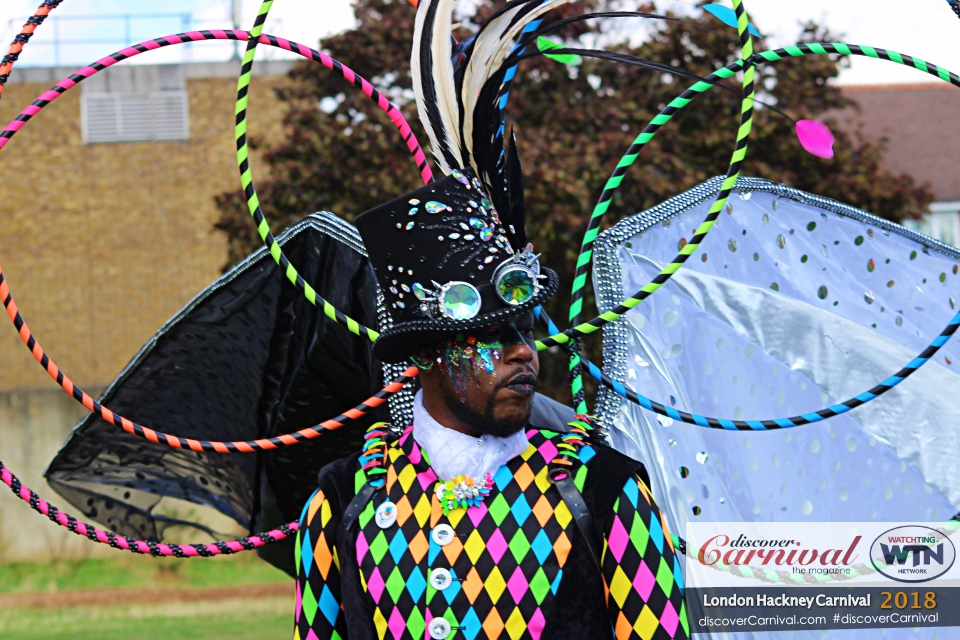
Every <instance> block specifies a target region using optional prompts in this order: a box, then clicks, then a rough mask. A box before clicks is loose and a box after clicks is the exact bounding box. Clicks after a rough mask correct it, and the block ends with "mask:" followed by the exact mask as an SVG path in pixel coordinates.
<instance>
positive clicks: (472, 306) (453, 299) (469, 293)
mask: <svg viewBox="0 0 960 640" xmlns="http://www.w3.org/2000/svg"><path fill="white" fill-rule="evenodd" d="M440 305H441V307H442V310H443V314H444V315H445V316H447V317H448V318H451V319H453V320H469V319H470V318H472V317H474V316H476V315H477V314H478V313H479V312H480V292H478V291H477V289H476V287H474V286H473V285H471V284H467V283H466V282H457V283H454V284H452V285H450V286H449V287H448V288H447V289H446V291H444V293H443V299H442V300H441V301H440Z"/></svg>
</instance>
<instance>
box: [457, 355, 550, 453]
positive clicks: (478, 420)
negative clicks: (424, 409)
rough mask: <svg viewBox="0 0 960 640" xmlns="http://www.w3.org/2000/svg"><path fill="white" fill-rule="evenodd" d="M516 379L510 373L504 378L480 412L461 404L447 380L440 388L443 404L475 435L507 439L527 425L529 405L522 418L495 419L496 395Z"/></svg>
mask: <svg viewBox="0 0 960 640" xmlns="http://www.w3.org/2000/svg"><path fill="white" fill-rule="evenodd" d="M523 372H524V373H525V374H526V375H525V376H524V377H525V378H526V377H527V376H530V377H532V378H533V380H534V381H535V380H536V376H535V375H532V374H531V373H530V372H529V371H528V370H527V369H524V370H523ZM517 377H518V376H515V375H513V374H512V373H511V375H508V376H505V377H504V379H503V381H501V382H499V383H498V384H497V386H496V387H494V389H493V392H492V393H491V394H490V396H489V397H488V398H487V401H486V403H485V405H484V406H483V407H482V408H480V410H478V408H476V407H473V406H471V405H469V404H468V403H465V402H461V400H460V396H459V395H458V394H457V393H456V391H455V390H454V388H453V385H452V384H450V382H449V379H447V380H448V381H447V383H446V384H444V385H443V386H442V387H441V389H442V396H443V403H444V404H445V405H446V406H447V409H449V410H450V413H452V414H453V415H455V416H456V417H457V419H458V420H460V421H461V422H463V423H464V424H465V425H467V426H468V427H470V428H471V429H472V430H474V431H475V432H476V433H477V434H479V435H482V436H493V437H495V438H507V437H509V436H512V435H513V434H515V433H517V432H518V431H520V430H522V429H523V428H524V427H525V426H526V425H527V419H528V418H529V417H530V409H531V405H530V404H528V405H527V411H526V413H525V414H524V415H523V417H522V418H519V419H518V418H511V419H498V418H496V417H495V413H496V408H497V402H496V396H497V393H498V392H499V391H500V390H501V389H503V388H504V387H506V386H508V385H509V384H512V383H513V382H514V381H515V380H516V379H517ZM534 384H535V383H534ZM531 396H532V393H531Z"/></svg>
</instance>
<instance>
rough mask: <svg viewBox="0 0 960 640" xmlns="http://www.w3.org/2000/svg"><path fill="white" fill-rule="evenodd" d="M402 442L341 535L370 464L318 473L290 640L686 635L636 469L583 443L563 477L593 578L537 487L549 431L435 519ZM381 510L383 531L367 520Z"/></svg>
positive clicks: (545, 489)
mask: <svg viewBox="0 0 960 640" xmlns="http://www.w3.org/2000/svg"><path fill="white" fill-rule="evenodd" d="M411 431H412V427H411V428H410V429H407V431H406V432H405V433H404V434H403V436H402V437H401V438H400V439H399V440H397V441H396V442H394V443H392V444H389V445H386V446H385V447H384V450H385V459H384V462H383V467H384V469H385V471H386V473H384V474H382V475H381V476H379V477H380V478H382V479H383V480H382V483H381V486H380V489H379V490H378V491H377V492H376V493H375V494H374V496H373V497H372V498H371V499H370V500H369V501H368V503H367V504H366V505H365V507H364V508H363V511H362V512H361V513H360V515H359V517H358V518H357V520H356V523H354V525H353V527H352V531H351V533H349V534H346V535H345V536H344V534H342V533H339V532H338V531H337V526H338V524H339V523H340V520H341V516H342V515H343V513H344V510H345V509H347V507H348V505H349V504H350V503H351V501H352V500H353V499H354V496H355V495H357V493H358V491H360V490H361V489H362V488H363V487H364V485H366V484H367V482H368V478H367V473H366V472H365V471H364V469H363V467H364V466H367V467H368V468H369V466H370V465H369V463H368V461H369V459H370V457H369V455H366V456H361V455H360V454H357V455H354V456H351V457H349V458H345V459H342V460H338V461H337V462H334V463H332V464H330V465H328V466H327V467H325V468H324V469H323V471H321V473H320V478H319V484H320V486H319V489H317V491H316V492H315V493H314V494H313V495H312V496H311V498H310V500H309V501H308V502H307V505H306V506H305V507H304V510H303V514H302V516H301V519H300V531H299V533H298V539H297V545H296V561H297V602H296V615H295V631H294V640H317V639H319V640H327V639H329V638H350V639H351V640H357V639H364V640H366V639H371V640H372V639H378V640H383V639H384V638H395V639H420V638H466V639H467V640H474V639H488V638H489V639H495V638H510V639H511V640H518V639H520V638H533V639H540V638H543V639H550V640H554V639H566V638H569V639H571V640H573V639H577V640H581V639H584V638H591V639H592V638H610V637H616V638H618V639H624V640H625V639H628V638H643V639H644V640H650V639H651V638H660V639H666V638H677V639H682V638H687V637H688V636H689V627H688V623H687V614H686V607H685V605H684V601H683V578H682V576H681V572H680V561H679V559H678V558H677V555H676V553H675V550H674V547H673V543H672V541H671V538H670V535H669V532H668V531H667V528H666V524H665V521H664V519H663V517H662V516H661V513H660V510H659V509H658V508H657V505H656V503H655V502H654V501H653V498H652V497H651V495H650V491H649V489H648V488H647V475H646V471H645V470H644V468H643V466H642V465H640V464H639V463H638V462H636V461H634V460H632V459H630V458H627V457H625V456H623V455H621V454H619V453H617V452H615V451H613V450H612V449H610V448H608V447H605V446H602V445H591V444H586V445H583V446H579V447H578V451H577V454H578V455H577V456H576V462H575V463H574V465H573V467H571V468H570V473H571V475H572V477H573V478H575V481H574V482H575V484H576V485H577V487H578V488H579V489H580V491H581V492H582V495H583V500H584V502H585V504H586V505H587V507H588V508H589V510H590V513H591V514H592V517H593V521H594V525H595V527H594V528H595V530H596V535H597V537H598V539H602V542H601V545H602V555H601V562H600V564H601V567H602V568H601V567H598V566H597V560H596V558H595V556H594V554H593V552H592V551H591V548H590V546H589V545H588V543H587V541H586V539H585V538H584V534H583V533H581V531H580V530H579V528H578V523H577V522H576V521H575V520H574V518H573V516H572V514H571V511H570V509H569V508H568V506H567V504H566V503H565V502H564V500H563V499H562V497H561V494H560V492H559V491H558V489H557V488H556V487H555V486H554V485H553V484H552V483H551V482H550V480H549V479H548V477H547V473H548V466H549V465H550V463H551V461H553V460H554V459H555V458H556V457H557V453H558V446H559V447H563V446H564V445H565V444H566V443H565V442H564V438H563V435H562V434H558V433H556V432H553V431H547V430H541V429H535V428H531V429H530V430H529V431H528V432H527V438H528V440H529V442H530V446H529V447H528V448H527V450H526V451H525V452H524V453H523V454H521V455H519V456H517V457H516V458H514V459H512V460H510V461H509V462H508V463H507V464H505V465H504V466H502V467H500V469H499V470H498V471H497V472H496V474H495V475H494V477H493V487H492V488H491V490H490V495H488V496H487V497H486V498H485V500H484V501H483V503H482V504H481V505H479V506H475V507H470V508H469V509H466V510H464V509H454V510H451V511H450V512H449V513H448V514H447V515H444V510H443V508H442V507H441V504H440V501H439V499H438V498H437V496H436V486H437V484H438V478H437V476H436V474H435V473H434V472H433V470H432V469H431V467H430V461H429V460H428V458H427V455H426V453H425V452H424V451H423V450H422V449H421V448H420V447H419V446H418V445H417V443H416V442H415V440H414V439H413V437H412V436H411ZM567 442H569V440H567ZM377 482H380V481H379V480H377ZM387 500H389V501H390V502H392V503H393V505H394V506H395V514H396V517H395V520H394V519H393V518H392V517H390V518H382V517H377V507H378V506H379V505H381V504H383V503H384V502H386V501H387ZM381 511H382V510H381ZM447 527H450V529H447ZM451 529H452V533H453V535H448V536H446V537H444V536H443V535H442V534H441V535H436V534H435V532H437V533H439V532H443V531H446V532H448V533H449V532H450V530H451ZM338 535H339V536H341V537H340V538H339V539H338ZM601 536H602V538H601ZM438 618H442V619H443V620H437V619H438Z"/></svg>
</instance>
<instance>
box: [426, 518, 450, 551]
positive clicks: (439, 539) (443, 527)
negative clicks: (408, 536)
mask: <svg viewBox="0 0 960 640" xmlns="http://www.w3.org/2000/svg"><path fill="white" fill-rule="evenodd" d="M453 535H454V533H453V527H451V526H450V525H448V524H438V525H437V526H436V527H434V529H433V531H432V532H431V533H430V537H431V538H433V541H434V542H436V543H437V544H438V545H440V546H441V547H445V546H447V545H448V544H450V543H451V542H453Z"/></svg>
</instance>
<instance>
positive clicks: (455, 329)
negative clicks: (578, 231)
mask: <svg viewBox="0 0 960 640" xmlns="http://www.w3.org/2000/svg"><path fill="white" fill-rule="evenodd" d="M540 272H541V273H542V274H543V275H545V276H546V277H547V278H546V281H545V282H544V283H543V284H542V285H541V287H540V291H539V292H537V293H536V294H535V295H534V296H533V297H532V298H530V299H529V300H527V301H526V302H524V303H523V304H518V305H517V306H515V307H512V306H507V305H506V304H505V305H504V306H503V308H501V309H499V310H497V311H493V312H490V313H485V314H482V315H478V316H476V317H474V318H470V319H469V320H460V321H456V320H449V319H446V318H443V319H432V318H424V319H422V320H410V321H407V322H400V323H397V324H395V325H393V326H392V327H389V328H387V329H386V330H384V331H383V333H381V334H380V337H379V338H378V339H377V341H376V343H374V345H373V355H374V356H376V357H377V359H378V360H380V361H381V362H384V363H387V364H396V363H398V362H403V361H404V360H406V359H407V358H409V357H410V356H411V355H413V354H414V353H415V352H416V351H417V350H418V349H420V348H422V347H426V346H429V345H430V344H432V343H434V342H437V341H438V340H441V339H443V338H445V337H447V336H450V335H452V334H456V333H461V332H463V331H469V330H470V329H479V328H481V327H487V326H489V325H491V324H493V323H495V322H503V321H504V320H509V319H512V318H516V317H517V316H522V315H523V314H525V313H528V312H530V311H531V310H532V309H533V308H534V307H536V306H537V305H540V304H543V303H544V302H546V301H547V300H549V299H550V298H552V297H553V296H554V294H555V293H556V292H557V289H558V288H559V286H560V279H559V278H558V277H557V274H556V273H555V272H554V271H553V269H548V268H546V267H541V268H540Z"/></svg>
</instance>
